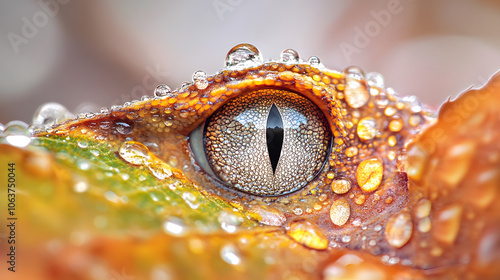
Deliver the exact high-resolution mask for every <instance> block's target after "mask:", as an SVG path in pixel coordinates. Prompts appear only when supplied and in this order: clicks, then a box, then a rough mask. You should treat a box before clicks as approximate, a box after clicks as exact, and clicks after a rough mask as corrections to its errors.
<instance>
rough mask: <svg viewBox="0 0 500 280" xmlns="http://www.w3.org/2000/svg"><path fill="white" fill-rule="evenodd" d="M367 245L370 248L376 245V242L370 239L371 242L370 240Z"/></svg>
mask: <svg viewBox="0 0 500 280" xmlns="http://www.w3.org/2000/svg"><path fill="white" fill-rule="evenodd" d="M368 245H370V246H371V247H373V246H375V245H377V241H375V240H373V239H372V240H370V241H369V242H368Z"/></svg>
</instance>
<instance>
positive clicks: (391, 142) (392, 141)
mask: <svg viewBox="0 0 500 280" xmlns="http://www.w3.org/2000/svg"><path fill="white" fill-rule="evenodd" d="M397 143H398V139H397V138H396V136H394V135H391V136H389V138H388V139H387V144H389V146H391V147H394V146H396V144H397Z"/></svg>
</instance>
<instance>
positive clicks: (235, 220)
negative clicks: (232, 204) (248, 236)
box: [217, 211, 242, 233]
mask: <svg viewBox="0 0 500 280" xmlns="http://www.w3.org/2000/svg"><path fill="white" fill-rule="evenodd" d="M217 220H218V221H219V223H220V227H221V228H222V229H223V230H225V231H227V232H229V233H233V232H235V231H236V229H237V228H238V226H240V225H241V222H242V220H241V218H240V217H238V216H236V215H235V214H233V213H230V212H228V211H222V212H221V213H220V215H219V217H218V218H217Z"/></svg>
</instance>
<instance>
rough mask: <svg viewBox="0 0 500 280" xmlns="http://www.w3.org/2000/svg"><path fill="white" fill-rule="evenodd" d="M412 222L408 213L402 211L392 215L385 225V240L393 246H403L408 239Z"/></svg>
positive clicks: (411, 230)
mask: <svg viewBox="0 0 500 280" xmlns="http://www.w3.org/2000/svg"><path fill="white" fill-rule="evenodd" d="M412 232H413V223H412V220H411V216H410V214H409V213H406V212H403V213H399V214H397V215H395V216H392V217H391V218H390V219H389V221H388V222H387V226H386V227H385V240H387V243H389V245H391V246H392V247H395V248H401V247H403V246H404V245H405V244H406V243H407V242H408V240H410V237H411V234H412Z"/></svg>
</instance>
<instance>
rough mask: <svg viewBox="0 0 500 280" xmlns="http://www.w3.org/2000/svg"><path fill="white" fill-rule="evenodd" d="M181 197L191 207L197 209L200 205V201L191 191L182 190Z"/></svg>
mask: <svg viewBox="0 0 500 280" xmlns="http://www.w3.org/2000/svg"><path fill="white" fill-rule="evenodd" d="M182 198H183V199H184V201H185V202H186V203H187V204H188V205H189V207H191V208H192V209H198V207H199V206H200V201H199V200H198V198H197V197H196V196H195V195H194V194H193V193H190V192H184V193H182Z"/></svg>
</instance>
